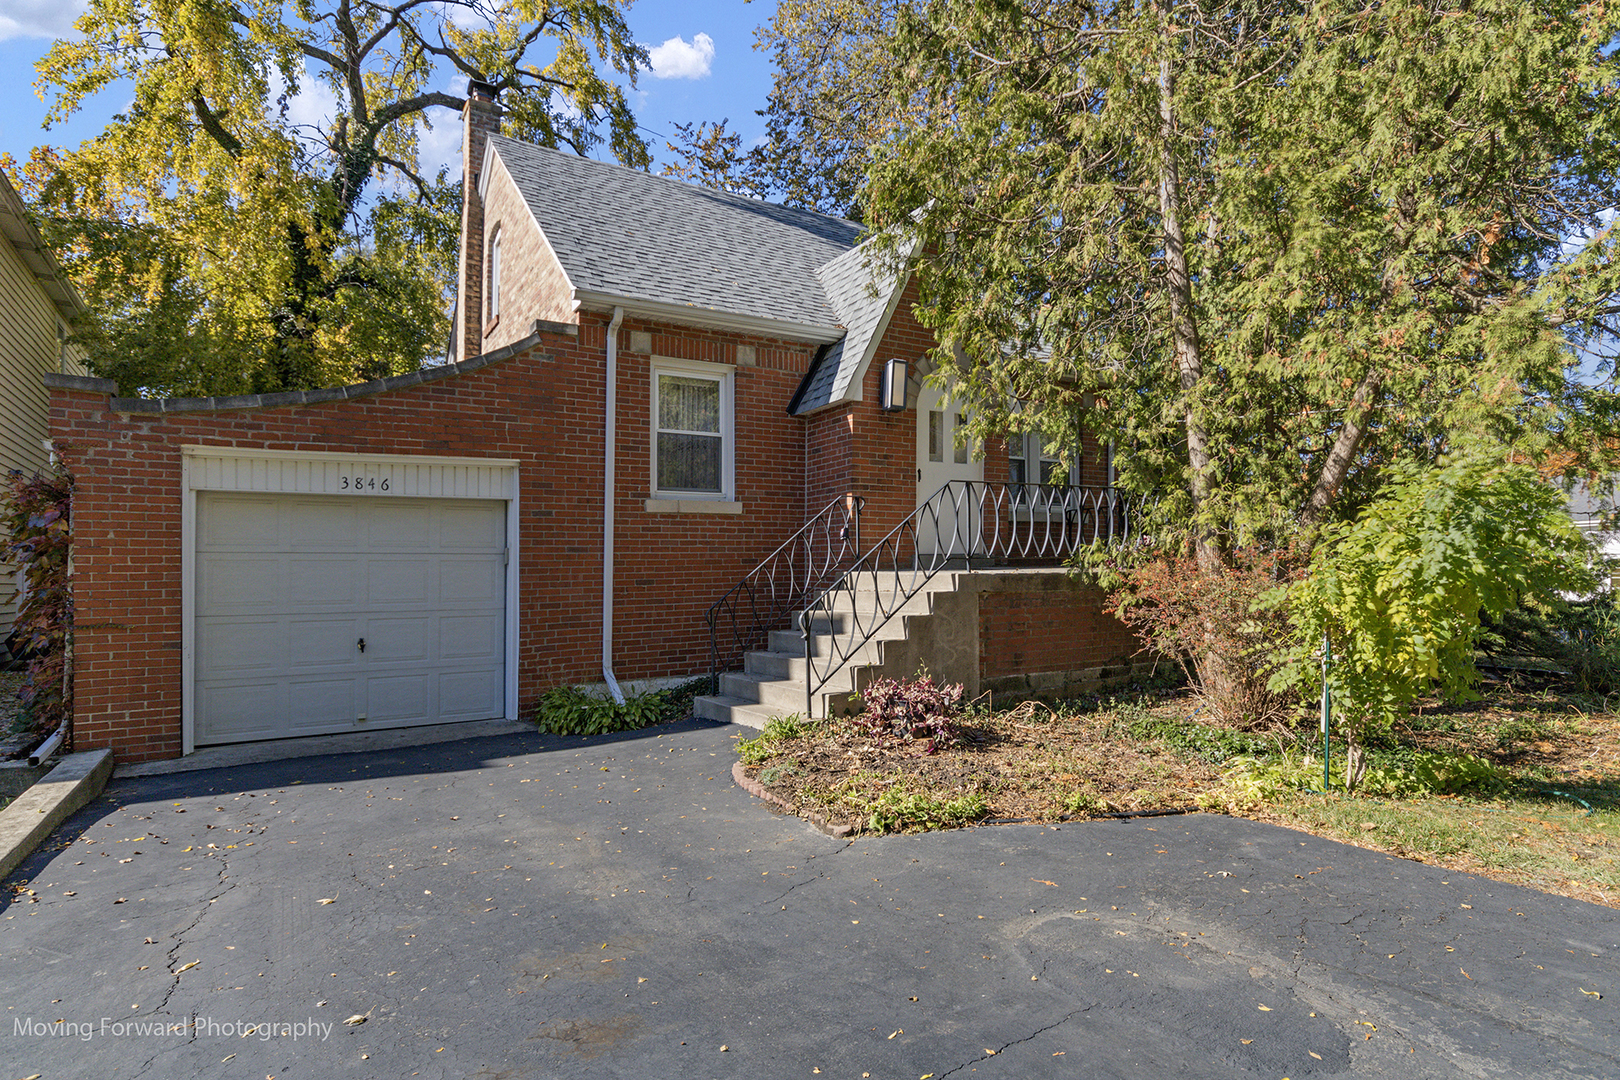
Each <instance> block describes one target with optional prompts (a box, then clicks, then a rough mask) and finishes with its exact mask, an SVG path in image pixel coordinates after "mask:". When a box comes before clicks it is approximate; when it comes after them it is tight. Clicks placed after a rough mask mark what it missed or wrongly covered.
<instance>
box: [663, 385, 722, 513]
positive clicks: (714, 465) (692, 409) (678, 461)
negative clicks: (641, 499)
mask: <svg viewBox="0 0 1620 1080" xmlns="http://www.w3.org/2000/svg"><path fill="white" fill-rule="evenodd" d="M732 379H733V372H732V370H731V369H730V368H728V367H724V366H721V365H719V364H704V363H699V362H697V361H676V360H662V359H655V360H654V361H653V368H652V427H653V432H652V435H653V439H652V476H653V495H654V496H655V497H657V498H666V499H667V498H687V499H715V500H723V501H730V500H731V499H732V498H733V484H732V476H733V464H732V462H733V456H734V455H733V448H732V400H731V399H732Z"/></svg>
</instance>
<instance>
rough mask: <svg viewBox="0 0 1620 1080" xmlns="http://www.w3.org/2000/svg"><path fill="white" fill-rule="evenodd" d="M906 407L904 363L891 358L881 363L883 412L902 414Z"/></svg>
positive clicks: (898, 359)
mask: <svg viewBox="0 0 1620 1080" xmlns="http://www.w3.org/2000/svg"><path fill="white" fill-rule="evenodd" d="M905 407H906V362H905V361H904V360H902V359H900V357H898V356H895V357H891V358H889V359H888V360H885V361H884V362H883V401H882V408H883V411H884V412H903V411H904V410H905Z"/></svg>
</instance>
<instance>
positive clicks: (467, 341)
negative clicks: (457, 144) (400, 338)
mask: <svg viewBox="0 0 1620 1080" xmlns="http://www.w3.org/2000/svg"><path fill="white" fill-rule="evenodd" d="M461 125H462V137H461V177H462V183H461V269H460V272H459V274H458V275H457V280H456V321H457V324H458V325H457V327H456V330H457V333H456V359H457V360H466V359H467V358H468V357H472V356H477V355H479V354H480V353H482V352H483V351H484V201H483V199H481V198H480V197H479V195H478V170H479V169H481V168H483V165H484V144H485V143H487V142H488V141H489V137H490V136H491V135H495V134H499V132H500V130H501V105H500V102H498V101H496V100H495V88H494V87H493V86H490V85H489V84H488V83H482V82H478V81H476V80H474V81H471V82H469V83H468V84H467V105H466V107H465V108H464V109H462V111H461Z"/></svg>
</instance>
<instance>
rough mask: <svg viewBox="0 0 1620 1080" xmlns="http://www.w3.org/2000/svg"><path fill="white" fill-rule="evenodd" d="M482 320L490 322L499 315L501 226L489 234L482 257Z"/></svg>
mask: <svg viewBox="0 0 1620 1080" xmlns="http://www.w3.org/2000/svg"><path fill="white" fill-rule="evenodd" d="M484 311H485V315H484V320H485V322H486V324H492V323H494V322H495V320H496V319H498V318H500V315H501V227H500V226H499V225H497V226H495V231H494V232H492V233H490V235H489V253H488V254H487V255H486V256H485V257H484Z"/></svg>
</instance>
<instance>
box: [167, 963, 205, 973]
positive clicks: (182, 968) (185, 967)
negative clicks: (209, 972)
mask: <svg viewBox="0 0 1620 1080" xmlns="http://www.w3.org/2000/svg"><path fill="white" fill-rule="evenodd" d="M200 963H202V961H201V960H193V961H192V962H191V963H189V964H182V965H180V966H179V967H177V968H175V969H174V973H175V974H176V975H178V974H180V973H181V972H182V971H190V970H191V969H192V968H194V967H196V966H197V965H198V964H200Z"/></svg>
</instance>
